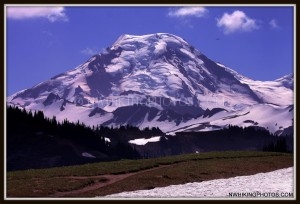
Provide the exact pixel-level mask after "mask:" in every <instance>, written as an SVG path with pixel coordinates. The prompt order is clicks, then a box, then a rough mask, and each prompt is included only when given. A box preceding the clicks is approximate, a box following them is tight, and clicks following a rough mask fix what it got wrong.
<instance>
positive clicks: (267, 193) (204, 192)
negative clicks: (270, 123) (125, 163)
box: [106, 167, 295, 199]
mask: <svg viewBox="0 0 300 204" xmlns="http://www.w3.org/2000/svg"><path fill="white" fill-rule="evenodd" d="M293 171H294V170H293V167H290V168H285V169H279V170H276V171H272V172H268V173H259V174H255V175H251V176H237V177H233V178H228V179H215V180H210V181H203V182H199V183H198V182H194V183H187V184H182V185H171V186H167V187H162V188H154V189H151V190H139V191H132V192H122V193H118V194H112V195H108V196H106V198H230V199H240V198H256V199H257V198H258V199H266V198H267V199H274V198H285V199H287V198H288V199H291V198H293V197H295V195H294V194H292V193H294V187H293V186H294V185H293V183H294V179H293ZM239 193H240V194H239ZM241 193H245V194H244V196H242V194H241ZM291 195H292V196H291Z"/></svg>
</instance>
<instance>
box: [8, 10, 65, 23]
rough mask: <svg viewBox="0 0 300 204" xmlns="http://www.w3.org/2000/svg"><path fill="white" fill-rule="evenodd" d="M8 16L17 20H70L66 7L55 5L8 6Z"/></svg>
mask: <svg viewBox="0 0 300 204" xmlns="http://www.w3.org/2000/svg"><path fill="white" fill-rule="evenodd" d="M6 14H7V17H8V18H11V19H16V20H24V19H33V18H46V19H48V20H49V21H50V22H56V21H65V22H66V21H68V16H67V15H66V13H65V8H64V7H53V6H42V7H40V6H8V7H6Z"/></svg>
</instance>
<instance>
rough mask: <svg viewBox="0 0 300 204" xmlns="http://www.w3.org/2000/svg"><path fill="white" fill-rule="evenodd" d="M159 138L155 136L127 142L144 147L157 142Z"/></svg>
mask: <svg viewBox="0 0 300 204" xmlns="http://www.w3.org/2000/svg"><path fill="white" fill-rule="evenodd" d="M160 138H161V136H155V137H151V138H148V139H146V138H140V139H134V140H129V141H128V142H129V143H131V144H136V145H145V144H147V143H148V142H159V140H160Z"/></svg>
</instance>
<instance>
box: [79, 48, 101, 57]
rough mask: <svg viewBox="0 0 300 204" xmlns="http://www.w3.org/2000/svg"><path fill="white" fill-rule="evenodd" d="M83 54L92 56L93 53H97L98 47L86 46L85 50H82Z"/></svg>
mask: <svg viewBox="0 0 300 204" xmlns="http://www.w3.org/2000/svg"><path fill="white" fill-rule="evenodd" d="M80 52H81V53H82V54H84V55H88V56H91V55H95V54H97V53H98V52H97V51H96V49H91V48H88V47H87V48H85V49H83V50H81V51H80Z"/></svg>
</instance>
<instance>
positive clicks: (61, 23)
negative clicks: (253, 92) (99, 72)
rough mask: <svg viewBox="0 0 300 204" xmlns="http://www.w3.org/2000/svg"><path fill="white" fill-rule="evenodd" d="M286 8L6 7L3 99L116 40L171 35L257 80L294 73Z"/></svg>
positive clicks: (290, 20)
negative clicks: (5, 80)
mask: <svg viewBox="0 0 300 204" xmlns="http://www.w3.org/2000/svg"><path fill="white" fill-rule="evenodd" d="M293 16H294V13H293V7H271V6H270V7H265V6H264V7H262V6H255V7H254V6H251V7H250V6H246V7H238V6H235V7H233V6H231V7H222V6H219V7H211V6H205V5H202V6H199V7H195V6H193V7H178V6H172V7H170V6H168V7H166V6H152V7H151V6H147V7H124V6H123V7H103V6H101V7H85V6H80V7H75V6H73V7H62V6H59V5H57V6H56V7H49V6H48V7H34V8H32V7H13V6H9V7H6V54H7V58H6V59H7V60H6V70H7V95H11V94H13V93H15V92H17V91H19V90H22V89H25V88H30V87H32V86H34V85H35V84H37V83H40V82H42V81H45V80H47V79H49V78H51V77H53V76H54V75H57V74H59V73H63V72H65V71H68V70H70V69H73V68H75V67H76V66H78V65H79V64H81V63H83V62H85V61H86V60H88V59H89V58H90V57H91V56H92V55H93V54H95V53H97V52H101V51H102V50H103V49H105V48H106V47H108V46H110V45H111V44H112V43H114V41H116V40H117V38H118V37H119V36H120V35H122V34H132V35H143V34H149V33H172V34H175V35H178V36H180V37H182V38H183V39H185V40H186V41H187V42H188V43H190V44H191V45H193V46H194V47H195V48H196V49H198V50H199V51H200V52H202V53H204V54H205V55H206V56H207V57H209V58H210V59H212V60H214V61H216V62H220V63H222V64H224V65H226V66H228V67H230V68H232V69H234V70H236V71H237V72H239V73H241V74H243V75H245V76H248V77H250V78H252V79H256V80H274V79H277V78H279V77H282V76H283V75H286V74H289V73H292V72H293V66H294V64H293V60H294V59H293V57H294V52H293V49H294V42H293V33H294V30H293V29H294V28H293V25H294V22H293V20H294V19H293Z"/></svg>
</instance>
